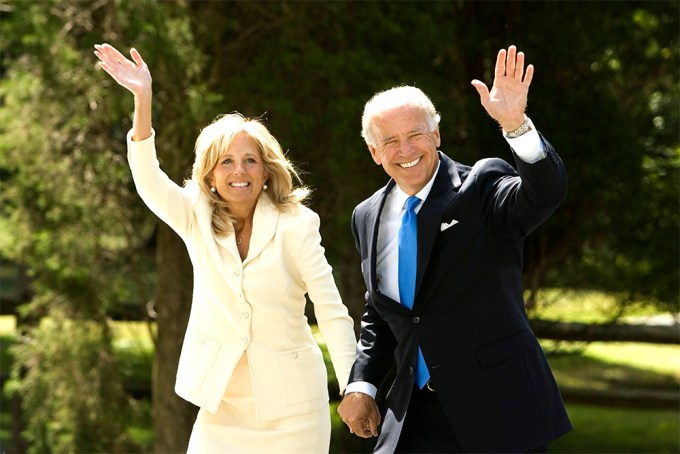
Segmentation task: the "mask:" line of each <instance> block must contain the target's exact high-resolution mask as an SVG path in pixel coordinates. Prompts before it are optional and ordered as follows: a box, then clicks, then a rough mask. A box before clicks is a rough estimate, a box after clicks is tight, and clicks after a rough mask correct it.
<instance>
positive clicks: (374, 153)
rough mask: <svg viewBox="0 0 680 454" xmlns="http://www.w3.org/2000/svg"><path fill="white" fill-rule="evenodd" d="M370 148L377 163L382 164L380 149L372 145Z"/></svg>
mask: <svg viewBox="0 0 680 454" xmlns="http://www.w3.org/2000/svg"><path fill="white" fill-rule="evenodd" d="M368 150H369V151H370V152H371V157H372V158H373V161H375V163H376V164H378V165H382V159H381V158H380V152H379V151H378V149H377V148H376V147H374V146H372V145H369V146H368Z"/></svg>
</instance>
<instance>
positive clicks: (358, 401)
mask: <svg viewBox="0 0 680 454" xmlns="http://www.w3.org/2000/svg"><path fill="white" fill-rule="evenodd" d="M338 414H339V415H340V418H342V420H343V421H344V422H345V424H347V427H349V431H350V432H351V433H353V434H356V435H357V436H358V437H361V438H370V437H377V436H378V426H379V425H380V411H378V406H377V405H376V403H375V400H374V399H373V398H372V397H371V396H369V395H368V394H364V393H358V392H355V393H349V394H347V395H345V397H343V399H342V402H340V406H339V407H338Z"/></svg>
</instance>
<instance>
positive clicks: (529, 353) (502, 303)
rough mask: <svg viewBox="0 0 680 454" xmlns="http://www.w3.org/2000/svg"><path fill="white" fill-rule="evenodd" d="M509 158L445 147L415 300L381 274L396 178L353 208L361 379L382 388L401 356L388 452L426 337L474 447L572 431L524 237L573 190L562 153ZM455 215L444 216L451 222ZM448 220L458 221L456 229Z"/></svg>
mask: <svg viewBox="0 0 680 454" xmlns="http://www.w3.org/2000/svg"><path fill="white" fill-rule="evenodd" d="M541 140H543V143H544V147H545V150H546V151H547V157H546V158H545V159H543V160H541V161H538V162H537V163H534V164H528V163H526V162H523V161H522V160H520V159H516V165H517V170H515V169H514V168H513V167H512V166H511V165H509V164H508V163H507V162H505V161H503V160H501V159H484V160H481V161H479V162H477V163H476V164H475V165H474V166H473V167H469V166H464V165H461V164H458V163H456V162H454V161H453V160H451V159H450V158H449V157H447V156H446V155H444V154H443V153H441V152H440V158H439V159H440V167H439V170H438V173H437V175H436V177H435V181H434V184H433V186H432V190H431V192H430V194H429V196H428V197H427V199H426V200H425V202H424V203H423V206H422V207H421V209H420V211H419V212H418V215H417V219H418V269H417V276H416V294H415V301H414V306H413V310H412V311H411V310H408V309H406V308H405V307H403V306H402V305H400V304H399V303H397V302H396V301H394V300H392V299H390V298H388V297H386V296H384V295H382V294H381V293H380V291H379V289H378V282H377V277H376V256H377V254H376V241H377V238H378V226H379V220H380V213H381V211H382V208H383V205H384V203H385V198H386V195H387V194H388V193H389V192H390V191H391V190H392V188H393V187H394V184H395V183H394V181H390V182H389V183H388V184H387V185H386V186H385V187H384V188H382V189H380V190H379V191H377V192H376V193H375V194H373V195H372V196H371V197H369V198H368V199H367V200H365V201H363V202H362V203H360V204H359V205H358V206H357V207H356V208H355V210H354V213H353V215H352V231H353V234H354V238H355V241H356V246H357V249H358V250H359V252H360V253H361V266H362V273H363V277H364V280H365V283H366V288H367V292H366V312H365V314H364V316H363V317H362V322H361V337H360V341H359V344H358V348H357V358H356V361H355V363H354V366H353V368H352V372H351V375H350V382H353V381H359V380H361V381H367V382H370V383H373V384H374V385H376V386H379V385H380V384H381V383H382V382H383V380H384V378H385V376H386V375H387V373H388V372H389V370H390V369H391V368H392V366H393V365H394V364H395V362H396V378H395V380H394V382H393V383H392V386H391V388H390V391H389V393H388V394H387V398H386V408H385V410H384V417H383V424H382V428H381V433H380V437H379V438H378V442H377V445H376V452H390V453H391V452H393V451H394V449H395V447H396V445H397V441H398V440H399V435H400V432H401V427H402V422H403V420H404V417H405V414H406V410H407V408H408V402H409V399H410V396H411V391H412V389H413V371H414V366H415V363H416V352H417V346H420V347H421V349H422V351H423V355H424V357H425V360H426V363H427V365H428V368H429V370H430V375H431V380H432V383H433V385H434V388H435V389H436V392H437V397H438V398H439V400H440V402H441V404H442V407H443V409H444V411H445V413H446V415H447V417H448V420H449V423H450V424H451V427H452V428H453V430H454V432H455V434H456V437H457V438H458V439H459V442H460V444H461V446H462V447H463V449H464V450H465V451H466V452H519V451H526V450H529V449H533V448H536V447H538V446H541V445H545V444H547V443H548V442H549V441H551V440H554V439H556V438H558V437H560V436H561V435H563V434H565V433H566V432H568V431H569V430H571V423H570V422H569V418H568V416H567V413H566V410H565V408H564V404H563V402H562V398H561V396H560V393H559V391H558V389H557V385H556V383H555V380H554V378H553V375H552V372H551V370H550V367H549V366H548V362H547V361H546V358H545V355H544V353H543V351H542V350H541V347H540V346H539V344H538V341H537V339H536V337H535V336H534V334H533V332H532V331H531V328H530V326H529V320H528V318H527V315H526V312H525V309H524V300H523V296H522V284H521V280H522V279H521V276H522V248H523V239H524V237H526V236H527V235H528V234H529V233H530V232H531V231H532V230H533V229H535V228H536V227H538V226H539V225H540V224H541V223H542V222H543V221H545V220H546V219H547V218H548V216H549V215H550V214H551V213H553V211H554V210H555V209H556V208H557V207H558V205H559V204H560V203H561V202H562V200H563V199H564V197H565V195H566V190H567V177H566V171H565V168H564V165H563V164H562V161H561V159H560V158H559V156H558V155H557V154H556V153H555V151H554V150H553V148H552V147H551V146H550V144H549V143H548V142H547V141H545V140H544V139H543V138H541ZM442 224H444V226H442ZM447 224H452V225H451V226H450V227H448V228H444V227H446V225H447Z"/></svg>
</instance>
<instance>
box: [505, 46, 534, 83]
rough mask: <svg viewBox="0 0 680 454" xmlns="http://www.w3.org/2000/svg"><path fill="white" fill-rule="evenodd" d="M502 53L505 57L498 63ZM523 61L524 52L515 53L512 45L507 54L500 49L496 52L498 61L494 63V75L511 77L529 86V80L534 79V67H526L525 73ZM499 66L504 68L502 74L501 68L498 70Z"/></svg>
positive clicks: (514, 47)
mask: <svg viewBox="0 0 680 454" xmlns="http://www.w3.org/2000/svg"><path fill="white" fill-rule="evenodd" d="M503 53H505V54H506V55H507V57H505V56H504V57H505V58H504V61H503V62H499V59H500V58H501V54H503ZM524 60H525V56H524V52H517V47H516V46H514V45H513V46H510V47H508V50H507V52H506V51H505V50H504V49H501V50H500V51H499V52H498V59H497V61H496V75H498V74H501V76H506V77H512V78H514V79H515V80H517V81H518V82H519V83H523V84H525V85H530V84H531V79H532V78H533V77H534V66H533V65H529V66H527V68H526V72H525V71H524V64H525V61H524ZM499 66H500V67H504V72H501V68H499Z"/></svg>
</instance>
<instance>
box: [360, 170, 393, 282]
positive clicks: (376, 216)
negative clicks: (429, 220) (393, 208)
mask: <svg viewBox="0 0 680 454" xmlns="http://www.w3.org/2000/svg"><path fill="white" fill-rule="evenodd" d="M394 184H395V183H394V180H390V181H389V182H388V183H387V185H386V186H385V188H384V189H383V191H382V192H381V193H380V194H379V195H378V197H376V198H375V199H374V200H373V203H372V206H371V208H370V209H369V210H368V211H367V213H366V230H365V232H366V239H367V241H368V244H367V247H368V256H369V257H370V258H371V264H370V270H369V272H368V273H369V282H370V286H371V287H370V291H371V292H373V293H375V294H381V293H380V291H379V289H378V273H377V270H376V267H377V256H378V254H377V245H378V229H379V226H380V214H381V213H382V210H383V207H384V206H385V200H387V194H389V193H390V191H391V190H392V188H393V187H394Z"/></svg>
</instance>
